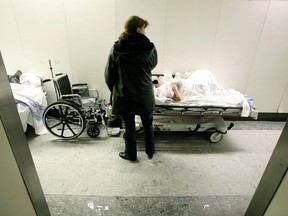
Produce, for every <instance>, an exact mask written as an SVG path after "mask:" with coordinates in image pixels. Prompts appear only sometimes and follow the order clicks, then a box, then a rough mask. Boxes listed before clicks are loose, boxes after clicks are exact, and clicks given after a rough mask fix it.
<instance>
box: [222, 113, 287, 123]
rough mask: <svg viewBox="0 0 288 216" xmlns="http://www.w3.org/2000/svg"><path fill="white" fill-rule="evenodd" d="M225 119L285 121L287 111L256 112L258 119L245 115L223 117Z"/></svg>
mask: <svg viewBox="0 0 288 216" xmlns="http://www.w3.org/2000/svg"><path fill="white" fill-rule="evenodd" d="M223 119H224V120H227V121H231V120H233V121H287V119H288V113H264V112H262V113H261V112H260V113H258V119H253V118H249V117H248V118H247V117H239V118H234V117H233V118H232V117H223Z"/></svg>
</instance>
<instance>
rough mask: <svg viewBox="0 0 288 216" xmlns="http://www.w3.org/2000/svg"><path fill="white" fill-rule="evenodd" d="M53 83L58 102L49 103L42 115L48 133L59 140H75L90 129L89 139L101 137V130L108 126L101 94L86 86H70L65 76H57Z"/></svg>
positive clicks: (88, 132) (63, 74)
mask: <svg viewBox="0 0 288 216" xmlns="http://www.w3.org/2000/svg"><path fill="white" fill-rule="evenodd" d="M46 81H47V80H46ZM51 81H53V83H54V87H55V91H56V98H57V101H56V102H54V103H52V104H50V105H49V106H48V107H47V108H46V109H45V111H44V113H43V123H44V125H45V127H46V128H47V130H48V131H49V132H50V133H51V134H53V135H55V136H57V137H60V138H63V139H73V138H76V137H78V136H80V135H81V134H82V133H83V131H84V130H85V129H86V128H87V134H88V136H90V137H97V136H98V135H99V134H100V128H99V127H100V126H103V125H104V126H105V125H106V124H105V119H104V118H105V103H104V100H101V99H100V97H99V93H98V91H97V90H96V89H89V88H88V85H87V84H86V83H84V84H73V85H71V84H70V81H69V78H68V75H67V74H65V73H62V74H56V75H55V77H54V78H53V79H52V80H51ZM105 128H106V126H105ZM106 130H107V128H106Z"/></svg>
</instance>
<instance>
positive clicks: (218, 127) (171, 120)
mask: <svg viewBox="0 0 288 216" xmlns="http://www.w3.org/2000/svg"><path fill="white" fill-rule="evenodd" d="M154 76H155V74H154ZM156 76H157V77H160V78H161V79H162V81H163V83H165V84H166V83H168V84H170V83H177V86H178V87H179V89H180V92H181V94H182V96H183V98H182V100H181V101H179V102H175V101H173V100H172V99H171V98H169V97H167V96H166V95H167V94H166V93H165V88H169V85H167V86H166V87H163V88H162V89H161V91H159V90H158V89H156V88H155V89H154V90H155V101H156V106H155V110H154V114H153V115H154V119H153V125H154V129H155V131H190V132H204V131H205V132H208V134H209V139H210V141H211V142H213V143H217V142H219V141H220V140H221V139H222V137H223V135H224V134H226V133H227V131H228V130H230V129H231V128H232V127H233V126H234V124H233V123H231V124H230V125H226V122H225V120H224V118H225V117H229V118H231V117H232V118H233V117H235V118H236V117H251V118H254V119H257V116H258V110H257V109H256V108H255V107H254V106H253V99H252V97H250V96H246V95H243V94H242V93H240V92H238V91H236V90H234V89H224V88H222V87H220V86H219V84H218V83H217V81H216V79H215V78H214V76H213V75H212V73H211V72H210V71H207V70H197V71H191V72H185V73H177V74H175V75H173V76H171V75H167V74H166V75H162V74H156ZM163 89H164V90H163ZM166 90H167V89H166ZM163 91H164V93H163ZM135 121H136V126H137V129H138V131H141V129H142V125H141V120H140V119H139V118H136V120H135Z"/></svg>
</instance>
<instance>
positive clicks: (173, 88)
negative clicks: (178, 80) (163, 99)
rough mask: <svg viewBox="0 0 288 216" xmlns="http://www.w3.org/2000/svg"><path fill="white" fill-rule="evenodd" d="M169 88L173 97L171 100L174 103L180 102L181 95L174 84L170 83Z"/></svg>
mask: <svg viewBox="0 0 288 216" xmlns="http://www.w3.org/2000/svg"><path fill="white" fill-rule="evenodd" d="M171 88H172V91H173V92H174V95H173V97H172V99H173V100H174V101H177V102H178V101H181V100H182V96H181V93H180V91H179V89H178V87H177V85H176V84H175V83H172V84H171Z"/></svg>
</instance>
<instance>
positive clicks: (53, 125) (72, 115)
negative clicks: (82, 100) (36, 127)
mask: <svg viewBox="0 0 288 216" xmlns="http://www.w3.org/2000/svg"><path fill="white" fill-rule="evenodd" d="M43 123H44V125H45V127H46V128H47V130H48V131H49V132H50V133H52V134H53V135H55V136H57V137H61V138H64V139H73V138H76V137H78V136H80V135H81V134H82V133H83V131H84V129H85V125H86V120H85V116H84V114H83V113H82V111H81V109H80V108H79V107H78V106H77V105H75V104H73V103H70V102H67V101H58V102H55V103H53V104H51V105H49V106H48V107H47V108H46V110H45V111H44V114H43Z"/></svg>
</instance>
